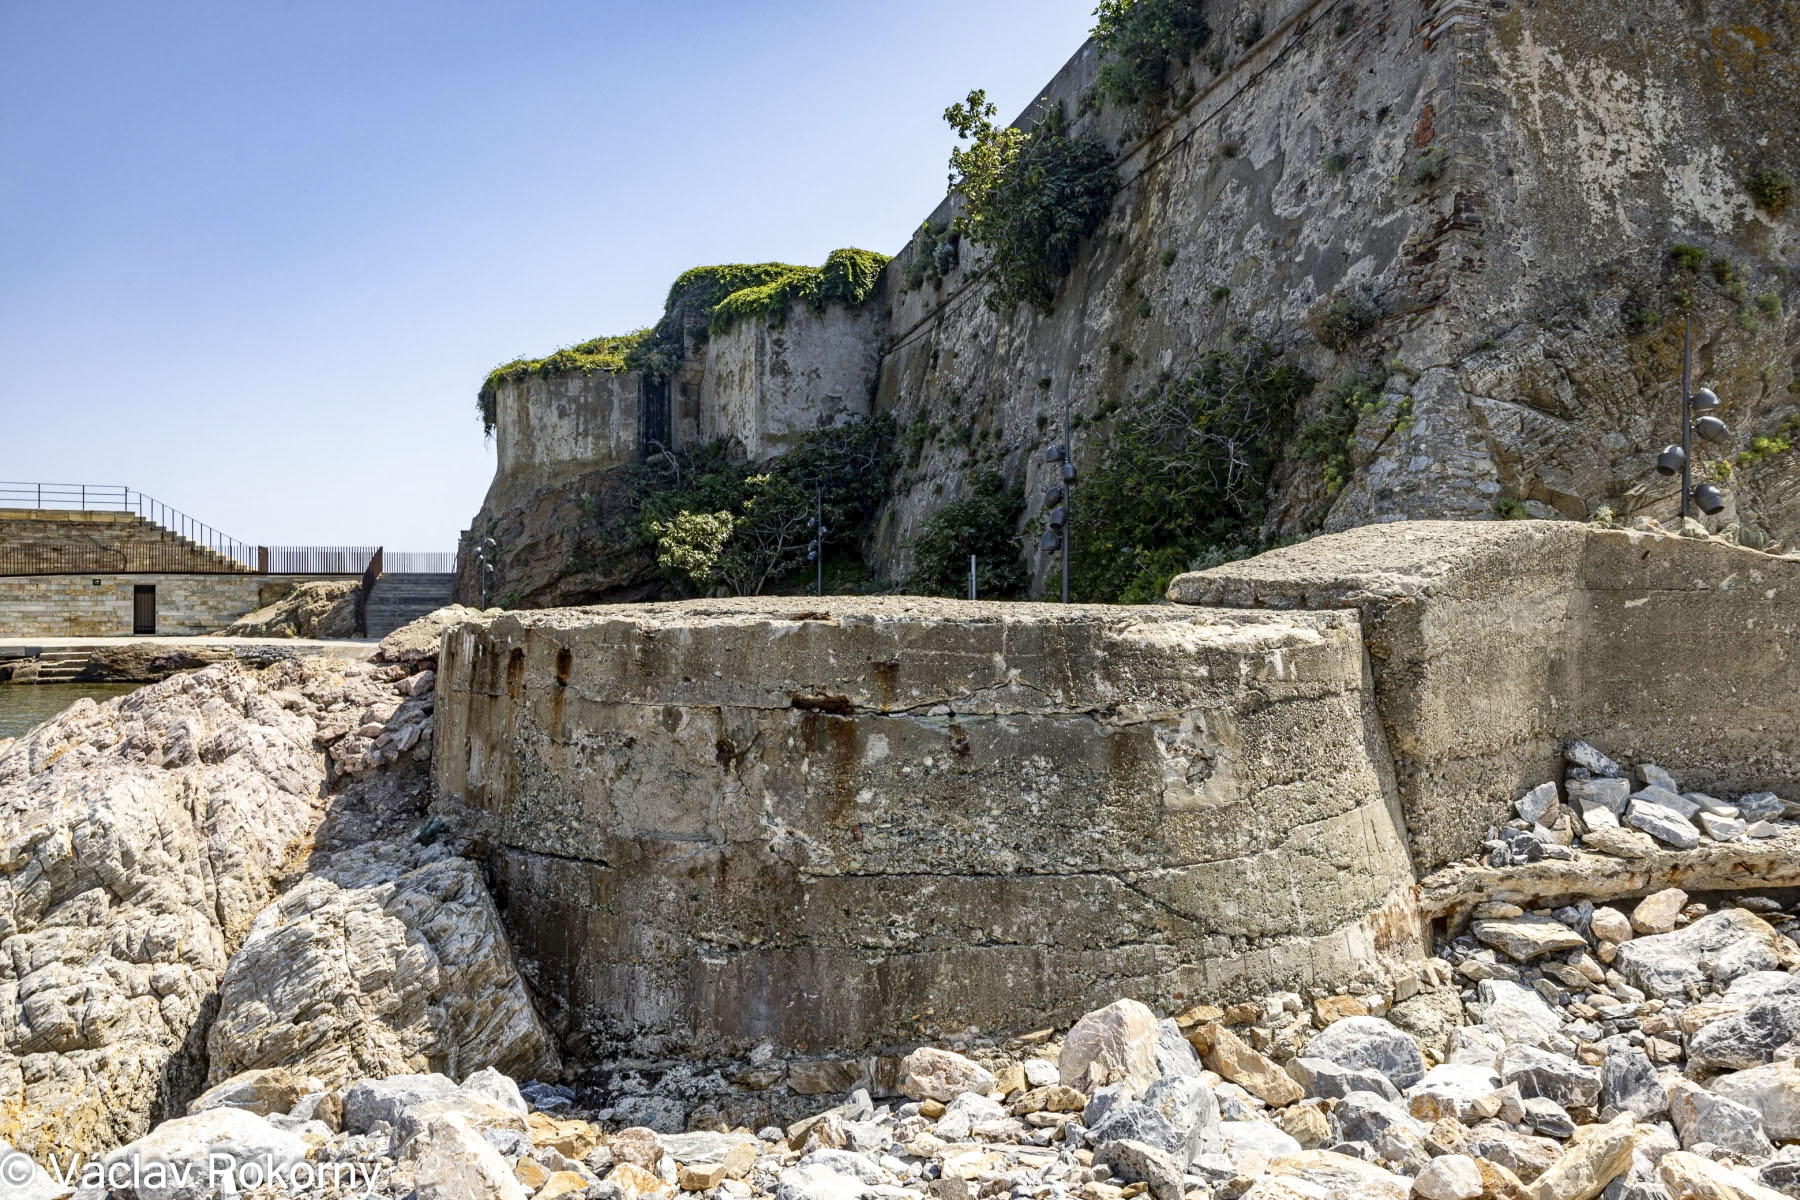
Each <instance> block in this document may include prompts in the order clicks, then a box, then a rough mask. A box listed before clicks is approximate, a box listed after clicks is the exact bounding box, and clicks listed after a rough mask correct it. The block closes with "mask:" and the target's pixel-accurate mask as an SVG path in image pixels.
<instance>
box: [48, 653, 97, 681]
mask: <svg viewBox="0 0 1800 1200" xmlns="http://www.w3.org/2000/svg"><path fill="white" fill-rule="evenodd" d="M89 657H91V656H90V654H89V652H88V651H86V650H45V651H44V652H43V653H41V654H39V655H38V660H37V663H38V669H37V682H39V683H76V682H79V681H80V679H81V673H82V672H83V671H85V670H86V669H87V665H88V659H89Z"/></svg>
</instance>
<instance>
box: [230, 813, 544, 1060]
mask: <svg viewBox="0 0 1800 1200" xmlns="http://www.w3.org/2000/svg"><path fill="white" fill-rule="evenodd" d="M207 1045H208V1049H209V1052H210V1059H211V1064H212V1075H213V1078H215V1079H224V1078H226V1077H228V1076H230V1075H234V1074H236V1073H238V1072H240V1071H246V1070H252V1069H256V1068H261V1067H276V1066H281V1067H288V1068H291V1069H293V1070H296V1071H303V1072H305V1073H306V1074H309V1075H313V1076H317V1077H318V1078H319V1079H321V1080H323V1081H325V1083H326V1085H327V1086H328V1087H332V1088H342V1087H345V1086H348V1085H349V1084H351V1083H352V1082H354V1081H356V1080H358V1079H362V1078H366V1077H380V1076H385V1075H395V1074H406V1073H411V1072H418V1071H421V1070H424V1069H425V1068H426V1067H427V1066H428V1065H429V1064H431V1063H433V1062H442V1063H446V1064H450V1069H451V1070H452V1071H453V1072H455V1073H457V1074H465V1073H470V1072H474V1071H478V1070H480V1069H482V1068H484V1067H498V1068H499V1069H501V1070H502V1071H505V1072H507V1073H509V1074H514V1075H520V1076H531V1075H535V1074H541V1073H546V1072H548V1071H549V1070H551V1069H552V1068H554V1066H555V1065H556V1061H557V1060H556V1051H555V1049H554V1043H553V1041H552V1039H551V1037H550V1035H549V1033H548V1032H547V1031H546V1030H545V1029H544V1027H543V1025H542V1023H541V1022H540V1021H539V1020H538V1017H537V1013H536V1011H535V1010H534V1009H533V1007H532V1003H531V998H530V996H529V995H528V994H527V993H526V990H525V985H524V982H523V980H522V979H521V978H520V977H519V973H518V968H517V965H516V963H515V962H514V960H513V956H512V950H511V948H510V946H509V945H508V943H507V940H506V935H505V931H504V929H503V927H502V925H501V922H500V914H499V911H498V909H496V908H495V906H494V902H493V899H492V898H491V897H490V896H489V895H488V891H487V887H486V885H485V883H483V881H482V876H481V872H480V870H479V868H477V867H476V866H475V865H474V864H473V863H471V862H469V861H468V860H466V859H462V858H455V857H451V856H449V855H448V854H447V852H446V851H444V850H443V849H442V848H441V847H424V846H418V845H416V844H414V843H410V842H407V843H394V842H380V843H372V844H369V845H366V846H362V847H359V848H357V849H355V850H352V851H347V852H345V853H342V854H339V855H337V856H335V857H334V858H333V859H332V860H331V861H330V864H329V865H328V866H327V867H326V868H325V869H324V870H322V871H319V872H316V873H314V874H311V875H308V876H306V877H305V878H303V879H302V880H301V882H300V883H298V884H297V885H296V886H294V887H293V888H292V889H290V890H289V891H288V892H286V893H285V894H284V895H283V896H282V897H281V898H280V899H279V900H278V901H276V902H275V903H274V904H272V905H270V906H269V907H268V908H267V909H265V910H264V911H263V912H262V913H261V914H260V915H259V916H258V917H257V920H256V923H255V925H254V926H253V927H252V929H251V931H250V934H249V937H248V938H247V939H246V940H245V942H244V945H243V948H242V949H240V950H239V951H238V953H237V954H236V955H235V956H233V958H232V960H231V964H230V966H229V967H228V968H227V969H226V972H225V977H224V980H223V982H222V984H221V986H220V1001H219V1015H218V1018H217V1019H216V1020H215V1021H214V1023H213V1026H212V1029H211V1031H210V1033H209V1035H208V1038H207Z"/></svg>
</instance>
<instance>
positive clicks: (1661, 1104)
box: [1600, 1046, 1669, 1120]
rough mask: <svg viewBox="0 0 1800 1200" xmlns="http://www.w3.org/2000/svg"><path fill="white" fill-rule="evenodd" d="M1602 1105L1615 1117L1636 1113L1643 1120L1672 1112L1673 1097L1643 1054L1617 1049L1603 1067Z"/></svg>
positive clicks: (1601, 1081)
mask: <svg viewBox="0 0 1800 1200" xmlns="http://www.w3.org/2000/svg"><path fill="white" fill-rule="evenodd" d="M1600 1102H1601V1104H1602V1105H1604V1106H1605V1107H1606V1108H1609V1109H1612V1110H1613V1111H1614V1112H1615V1113H1618V1112H1629V1113H1634V1114H1636V1116H1637V1117H1638V1118H1639V1119H1640V1120H1649V1119H1650V1118H1652V1117H1659V1116H1661V1115H1662V1114H1663V1113H1665V1112H1667V1111H1669V1095H1668V1092H1667V1090H1666V1089H1665V1088H1664V1087H1663V1083H1662V1080H1661V1079H1659V1078H1658V1077H1657V1074H1656V1066H1655V1064H1653V1063H1652V1062H1651V1061H1650V1059H1649V1057H1648V1056H1647V1055H1646V1054H1645V1053H1644V1052H1643V1051H1642V1050H1638V1049H1635V1048H1633V1047H1629V1046H1625V1047H1619V1048H1617V1049H1614V1050H1613V1051H1612V1052H1611V1053H1609V1054H1608V1055H1607V1056H1606V1058H1605V1059H1604V1060H1603V1061H1602V1062H1601V1063H1600Z"/></svg>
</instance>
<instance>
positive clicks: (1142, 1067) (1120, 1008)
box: [1058, 1000, 1160, 1095]
mask: <svg viewBox="0 0 1800 1200" xmlns="http://www.w3.org/2000/svg"><path fill="white" fill-rule="evenodd" d="M1159 1037H1160V1033H1159V1030H1158V1029H1157V1023H1156V1014H1155V1013H1153V1012H1151V1011H1150V1010H1149V1009H1148V1008H1147V1007H1145V1006H1144V1005H1143V1004H1140V1003H1139V1002H1138V1001H1136V1000H1115V1001H1114V1002H1113V1003H1111V1004H1109V1005H1107V1006H1106V1007H1105V1008H1101V1009H1096V1010H1095V1011H1094V1012H1091V1013H1088V1014H1087V1015H1086V1016H1084V1017H1082V1018H1081V1020H1079V1021H1077V1022H1075V1027H1074V1028H1073V1029H1071V1030H1069V1035H1068V1036H1067V1037H1066V1038H1064V1039H1063V1050H1062V1057H1061V1059H1059V1060H1058V1069H1059V1070H1060V1072H1061V1075H1062V1080H1061V1082H1062V1083H1063V1084H1064V1086H1066V1087H1072V1088H1074V1089H1075V1090H1076V1091H1078V1092H1092V1091H1093V1090H1094V1089H1096V1088H1099V1087H1104V1086H1105V1085H1107V1084H1109V1083H1123V1084H1124V1085H1125V1086H1126V1088H1127V1089H1128V1090H1130V1091H1131V1092H1132V1093H1133V1094H1134V1095H1136V1094H1139V1093H1142V1092H1143V1090H1144V1089H1145V1088H1147V1087H1149V1086H1150V1085H1151V1084H1152V1083H1154V1082H1156V1078H1157V1075H1158V1067H1157V1045H1158V1043H1159Z"/></svg>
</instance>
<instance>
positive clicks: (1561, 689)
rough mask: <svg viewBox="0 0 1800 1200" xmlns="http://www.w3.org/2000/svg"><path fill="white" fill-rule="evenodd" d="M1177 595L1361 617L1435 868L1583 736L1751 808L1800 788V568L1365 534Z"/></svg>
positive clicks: (1460, 527) (1530, 536)
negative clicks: (1753, 796) (1799, 653)
mask: <svg viewBox="0 0 1800 1200" xmlns="http://www.w3.org/2000/svg"><path fill="white" fill-rule="evenodd" d="M1169 594H1170V598H1171V599H1173V600H1175V601H1178V602H1180V603H1184V604H1203V605H1220V606H1224V607H1225V608H1227V609H1242V608H1276V609H1283V610H1290V609H1311V610H1330V609H1344V608H1350V609H1356V610H1358V611H1360V613H1361V615H1362V629H1363V632H1364V636H1365V637H1366V639H1367V642H1368V649H1369V659H1370V662H1371V664H1372V669H1373V672H1374V676H1375V694H1376V697H1377V703H1378V707H1379V709H1380V712H1381V718H1382V724H1383V726H1384V728H1385V729H1386V732H1387V742H1388V745H1389V746H1390V747H1391V748H1392V752H1393V757H1394V764H1395V774H1396V777H1397V779H1398V782H1399V789H1400V801H1401V804H1402V807H1403V809H1404V811H1405V813H1406V826H1407V829H1408V830H1409V832H1410V835H1411V840H1412V854H1413V859H1414V862H1415V863H1416V864H1417V865H1418V867H1419V869H1420V870H1421V871H1425V870H1431V869H1433V868H1436V867H1439V866H1442V865H1443V864H1445V863H1447V862H1450V861H1452V860H1454V859H1457V858H1460V857H1462V856H1464V855H1467V854H1473V853H1476V852H1477V851H1478V850H1479V848H1480V843H1481V840H1482V837H1483V835H1484V834H1485V832H1486V830H1487V829H1488V827H1489V826H1491V825H1495V824H1498V823H1500V822H1503V821H1504V820H1506V819H1507V817H1509V816H1510V815H1511V813H1510V811H1509V804H1510V802H1511V801H1512V800H1513V799H1515V798H1516V797H1518V796H1519V795H1521V794H1522V793H1523V792H1524V791H1525V790H1526V789H1528V788H1531V787H1535V786H1537V785H1538V784H1540V783H1543V782H1544V781H1545V780H1548V779H1555V778H1558V777H1559V776H1560V773H1561V771H1560V768H1561V746H1562V743H1563V742H1565V741H1566V740H1568V739H1570V738H1582V739H1585V740H1587V741H1589V742H1592V743H1593V744H1594V745H1596V746H1598V747H1600V748H1601V749H1602V750H1603V751H1605V752H1606V753H1608V754H1613V755H1617V756H1619V757H1621V758H1623V759H1625V760H1627V761H1645V760H1648V761H1653V762H1656V763H1658V764H1663V765H1666V766H1667V768H1668V769H1669V770H1671V771H1674V772H1676V774H1677V775H1678V777H1679V778H1680V779H1681V780H1682V781H1683V783H1684V784H1685V785H1687V786H1690V787H1692V788H1694V789H1695V790H1698V791H1711V790H1713V789H1717V790H1718V791H1719V793H1720V794H1723V795H1741V794H1744V793H1747V792H1755V791H1760V790H1764V789H1774V788H1785V787H1787V786H1789V785H1791V783H1792V781H1793V779H1794V778H1795V776H1796V774H1797V773H1800V664H1796V662H1795V659H1794V655H1793V646H1794V645H1795V638H1796V636H1800V560H1795V559H1790V558H1775V557H1771V556H1769V555H1766V554H1761V553H1758V552H1756V551H1753V550H1746V549H1743V548H1740V547H1735V546H1729V545H1724V544H1722V543H1720V542H1717V541H1710V540H1700V539H1689V538H1675V537H1664V536H1659V535H1652V534H1644V533H1628V532H1624V531H1618V530H1605V529H1597V528H1594V527H1592V526H1589V525H1584V524H1578V523H1575V522H1569V521H1508V522H1499V523H1479V524H1476V523H1466V522H1450V521H1414V522H1405V523H1400V524H1391V525H1373V526H1365V527H1363V528H1360V529H1355V530H1351V531H1350V532H1348V533H1344V534H1340V535H1335V536H1327V537H1321V538H1317V539H1314V540H1313V541H1310V542H1307V543H1304V544H1302V545H1299V546H1292V547H1288V548H1287V549H1283V550H1276V551H1273V552H1271V553H1269V554H1265V555H1262V556H1261V557H1258V558H1254V559H1250V560H1248V561H1247V562H1242V563H1232V564H1229V565H1227V566H1223V567H1217V568H1214V569H1212V570H1209V571H1202V572H1199V573H1197V574H1191V575H1183V576H1181V577H1180V578H1178V579H1176V581H1175V583H1174V586H1173V587H1171V589H1170V593H1169Z"/></svg>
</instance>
